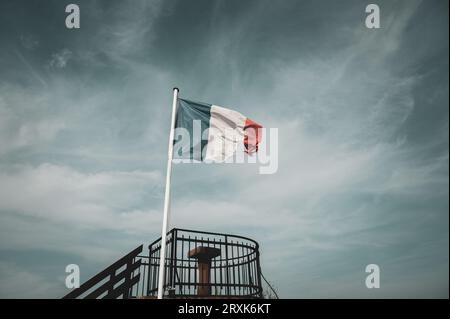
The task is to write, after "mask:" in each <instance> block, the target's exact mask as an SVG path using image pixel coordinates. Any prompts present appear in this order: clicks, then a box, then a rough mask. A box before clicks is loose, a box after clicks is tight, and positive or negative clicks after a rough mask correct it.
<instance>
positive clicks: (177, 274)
mask: <svg viewBox="0 0 450 319" xmlns="http://www.w3.org/2000/svg"><path fill="white" fill-rule="evenodd" d="M166 245H167V246H166V254H167V255H166V259H165V260H166V261H165V278H164V290H165V291H166V292H167V295H168V296H169V297H185V298H190V297H197V298H198V297H209V298H211V297H220V298H262V287H261V269H260V261H259V246H258V243H257V242H256V241H254V240H252V239H250V238H246V237H242V236H236V235H229V234H219V233H212V232H203V231H194V230H187V229H178V228H174V229H172V230H171V231H170V232H169V233H168V235H167V244H166ZM199 249H201V250H204V251H208V250H209V251H213V252H214V254H215V256H214V257H212V258H210V259H209V261H207V262H206V264H208V265H207V266H205V267H206V269H205V268H203V269H202V268H201V267H200V266H199V264H200V263H202V258H201V256H200V257H199V256H197V257H196V256H195V255H193V254H195V252H196V250H197V252H198V251H199ZM160 251H161V238H159V239H158V240H156V241H154V242H153V243H151V244H150V245H149V255H148V256H141V258H144V259H145V262H143V263H142V264H143V265H144V269H143V270H142V269H141V272H142V271H143V276H142V279H141V280H140V283H139V285H138V286H137V290H135V293H136V294H137V295H142V296H156V295H157V291H158V274H159V260H160V259H159V258H160ZM190 254H191V256H189V255H190ZM203 263H204V261H203ZM139 289H140V290H139Z"/></svg>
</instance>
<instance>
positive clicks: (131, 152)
mask: <svg viewBox="0 0 450 319" xmlns="http://www.w3.org/2000/svg"><path fill="white" fill-rule="evenodd" d="M71 2H75V3H77V4H78V5H79V6H80V9H81V28H80V29H78V30H69V29H67V28H66V27H65V18H66V13H65V12H64V11H65V6H66V5H67V4H69V3H71ZM369 3H371V2H367V3H366V2H364V1H350V0H346V1H324V0H322V1H300V0H289V1H277V2H275V1H271V0H249V1H239V0H227V1H210V0H195V1H193V0H191V1H186V0H183V1H181V0H179V1H172V0H169V1H167V0H166V1H150V0H148V1H137V0H132V1H110V0H108V1H107V0H103V1H100V0H98V1H94V0H91V1H87V0H86V1H85V0H83V1H81V0H78V1H61V0H58V1H57V0H53V1H52V0H46V1H30V0H28V1H12V0H6V1H2V2H1V4H0V45H1V50H0V297H13V298H16V297H50V298H57V297H61V296H62V295H64V294H65V293H67V289H66V288H65V286H64V278H65V275H66V274H65V272H64V270H65V266H66V265H67V264H71V263H76V264H78V265H80V268H81V280H82V281H85V280H87V279H88V278H89V277H90V276H92V275H93V274H95V273H96V272H98V271H100V270H101V269H103V268H104V267H105V266H107V265H109V264H110V263H111V262H112V261H114V260H116V259H118V258H119V257H120V256H122V255H123V254H124V253H126V252H128V251H130V250H132V249H133V248H135V247H136V246H138V245H140V244H141V243H149V242H151V241H153V240H155V239H156V238H158V237H159V235H160V226H161V220H162V207H163V195H164V188H163V185H164V178H165V165H166V155H167V139H168V126H169V122H170V110H171V98H172V91H171V90H172V88H173V87H174V86H177V87H179V88H180V89H181V92H180V94H181V96H182V97H184V98H188V99H193V100H198V101H204V102H208V103H213V104H217V105H222V106H227V107H230V108H232V109H235V110H238V111H240V112H241V113H243V114H245V115H247V116H249V117H250V118H252V119H254V120H256V121H257V122H259V123H261V124H263V125H264V126H265V127H273V128H278V129H279V147H278V148H279V168H278V172H277V173H276V174H273V175H260V174H258V166H257V165H250V164H240V165H238V164H228V165H220V164H217V165H195V164H194V165H189V164H184V165H181V164H180V165H175V166H174V170H173V180H172V182H173V193H172V220H171V226H177V227H183V228H193V229H198V230H209V231H218V232H226V233H235V234H241V235H245V236H248V237H251V238H254V239H255V240H257V241H258V242H259V243H260V245H261V252H262V255H261V258H262V270H263V272H264V274H265V276H266V277H267V278H268V279H269V280H270V281H271V282H272V283H273V285H274V286H275V287H276V288H277V290H278V293H279V295H280V296H281V297H285V298H352V297H356V298H360V297H362V298H380V297H386V298H393V297H400V298H415V297H425V298H435V297H438V298H442V297H446V298H448V296H449V292H448V285H449V273H448V271H449V253H448V251H449V232H448V223H449V218H448V217H449V215H448V209H449V195H448V194H449V139H448V137H449V124H448V123H449V115H448V111H449V110H448V102H449V101H448V100H449V79H448V67H449V66H448V36H449V35H448V1H445V0H441V1H438V0H435V1H423V2H421V1H412V0H408V1H407V0H404V1H376V3H377V4H378V5H379V6H380V8H381V28H380V29H367V28H366V27H365V24H364V20H365V17H366V13H365V6H366V5H367V4H369ZM371 263H375V264H378V265H379V266H380V270H381V287H380V288H379V289H370V290H369V289H367V288H366V287H365V278H366V275H367V274H366V273H365V266H366V265H367V264H371Z"/></svg>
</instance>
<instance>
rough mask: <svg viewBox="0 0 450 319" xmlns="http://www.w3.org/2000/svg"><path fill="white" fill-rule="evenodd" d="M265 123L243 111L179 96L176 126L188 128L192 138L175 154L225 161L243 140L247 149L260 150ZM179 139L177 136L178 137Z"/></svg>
mask: <svg viewBox="0 0 450 319" xmlns="http://www.w3.org/2000/svg"><path fill="white" fill-rule="evenodd" d="M261 128H262V126H261V125H259V124H258V123H256V122H254V121H252V120H251V119H249V118H247V117H246V116H244V115H242V114H241V113H239V112H236V111H233V110H230V109H227V108H224V107H221V106H217V105H212V104H207V103H202V102H194V101H189V100H185V99H180V98H179V99H178V108H177V114H176V120H175V129H176V130H177V129H184V130H185V132H187V133H189V136H190V137H195V136H199V137H201V138H199V139H198V140H197V141H195V140H193V139H192V140H191V141H190V145H189V147H188V148H187V149H184V150H183V151H182V152H181V154H175V156H178V157H181V158H190V159H194V160H198V161H213V162H223V161H224V160H226V159H227V158H229V157H230V156H232V155H233V154H234V153H235V152H236V150H237V148H238V146H239V144H242V145H243V146H244V151H245V152H246V153H248V154H253V153H255V152H257V151H258V144H259V142H260V140H261V133H260V129H261ZM175 142H176V139H175Z"/></svg>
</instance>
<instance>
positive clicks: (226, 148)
mask: <svg viewBox="0 0 450 319" xmlns="http://www.w3.org/2000/svg"><path fill="white" fill-rule="evenodd" d="M246 119H247V118H246V117H245V116H244V115H242V114H241V113H239V112H236V111H233V110H230V109H227V108H224V107H221V106H217V105H212V106H211V118H210V121H209V131H208V145H207V146H206V156H205V160H206V161H213V162H223V161H225V160H226V159H227V158H229V157H230V156H233V154H234V153H235V152H236V149H237V146H238V144H239V143H243V141H244V125H245V121H246Z"/></svg>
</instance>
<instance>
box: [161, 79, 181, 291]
mask: <svg viewBox="0 0 450 319" xmlns="http://www.w3.org/2000/svg"><path fill="white" fill-rule="evenodd" d="M178 92H179V90H178V88H174V89H173V102H172V120H171V124H170V134H169V153H168V157H167V173H166V194H165V196H164V218H163V224H162V230H161V255H160V258H159V278H158V299H162V298H163V296H164V287H163V285H164V277H165V276H164V275H165V267H164V265H165V260H166V236H167V227H168V224H169V211H170V179H171V177H172V158H173V137H174V130H175V115H176V112H177V98H178Z"/></svg>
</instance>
